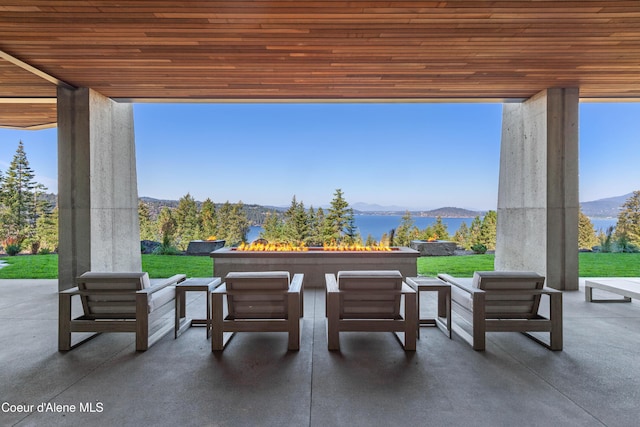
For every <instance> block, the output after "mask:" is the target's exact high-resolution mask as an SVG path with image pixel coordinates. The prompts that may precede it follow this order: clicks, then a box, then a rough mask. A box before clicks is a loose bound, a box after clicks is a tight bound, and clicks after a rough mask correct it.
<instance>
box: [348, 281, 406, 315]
mask: <svg viewBox="0 0 640 427" xmlns="http://www.w3.org/2000/svg"><path fill="white" fill-rule="evenodd" d="M337 281H338V288H339V289H340V290H341V291H342V292H341V295H342V297H341V299H340V318H343V319H397V318H399V317H400V298H401V291H402V273H400V272H399V271H398V270H379V271H376V270H358V271H339V272H338V277H337Z"/></svg>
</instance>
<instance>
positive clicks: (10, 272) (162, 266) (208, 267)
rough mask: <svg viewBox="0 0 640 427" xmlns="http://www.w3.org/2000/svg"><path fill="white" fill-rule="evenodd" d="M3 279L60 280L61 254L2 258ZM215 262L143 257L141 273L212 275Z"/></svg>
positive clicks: (0, 276) (154, 275) (0, 274)
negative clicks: (3, 264)
mask: <svg viewBox="0 0 640 427" xmlns="http://www.w3.org/2000/svg"><path fill="white" fill-rule="evenodd" d="M0 261H5V262H6V263H7V264H9V265H7V266H6V267H4V268H0V279H57V278H58V255H18V256H12V257H0ZM212 265H213V264H212V261H211V258H209V257H206V256H171V255H142V270H143V271H147V272H148V273H149V276H150V277H151V278H163V277H170V276H173V275H174V274H176V273H184V274H186V275H187V277H210V276H212Z"/></svg>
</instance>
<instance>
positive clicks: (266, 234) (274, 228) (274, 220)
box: [260, 211, 284, 243]
mask: <svg viewBox="0 0 640 427" xmlns="http://www.w3.org/2000/svg"><path fill="white" fill-rule="evenodd" d="M260 238H261V239H265V240H266V241H268V242H269V243H282V242H283V241H284V223H283V222H282V219H281V218H280V216H278V214H277V212H276V211H273V212H269V213H267V218H266V219H265V220H264V223H263V224H262V231H261V232H260Z"/></svg>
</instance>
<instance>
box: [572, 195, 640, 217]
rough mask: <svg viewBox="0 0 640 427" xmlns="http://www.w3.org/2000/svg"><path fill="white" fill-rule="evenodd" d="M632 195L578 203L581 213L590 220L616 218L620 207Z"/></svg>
mask: <svg viewBox="0 0 640 427" xmlns="http://www.w3.org/2000/svg"><path fill="white" fill-rule="evenodd" d="M632 195H633V193H629V194H625V195H622V196H616V197H608V198H606V199H598V200H592V201H590V202H582V203H580V207H581V208H582V213H584V214H585V215H586V216H588V217H592V218H616V217H617V216H618V212H620V207H621V206H622V205H623V204H624V202H626V201H627V199H628V198H629V197H631V196H632Z"/></svg>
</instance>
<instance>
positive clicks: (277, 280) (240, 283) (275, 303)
mask: <svg viewBox="0 0 640 427" xmlns="http://www.w3.org/2000/svg"><path fill="white" fill-rule="evenodd" d="M225 283H226V286H227V306H228V310H229V318H231V319H286V318H287V316H288V305H287V298H286V294H287V291H288V290H289V285H290V283H291V277H290V275H289V272H288V271H256V272H230V273H229V274H227V276H226V277H225Z"/></svg>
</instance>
